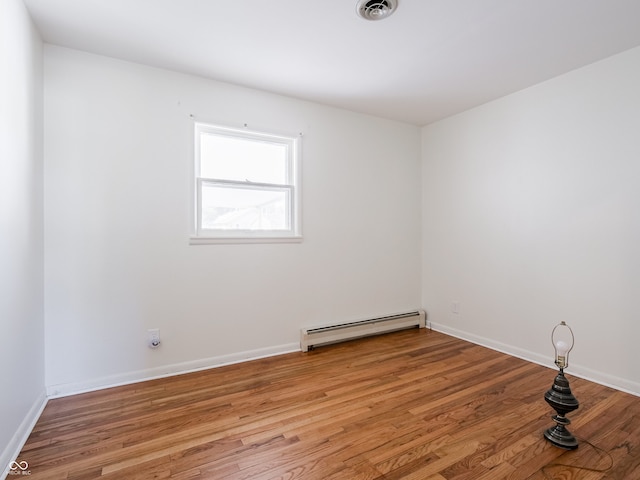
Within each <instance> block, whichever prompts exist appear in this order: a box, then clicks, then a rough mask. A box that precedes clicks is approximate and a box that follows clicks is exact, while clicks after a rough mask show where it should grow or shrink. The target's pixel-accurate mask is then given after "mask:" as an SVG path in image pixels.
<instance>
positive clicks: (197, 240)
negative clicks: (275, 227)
mask: <svg viewBox="0 0 640 480" xmlns="http://www.w3.org/2000/svg"><path fill="white" fill-rule="evenodd" d="M248 243H302V237H301V236H295V237H193V236H192V237H189V245H220V244H248Z"/></svg>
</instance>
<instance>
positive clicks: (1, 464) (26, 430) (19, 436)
mask: <svg viewBox="0 0 640 480" xmlns="http://www.w3.org/2000/svg"><path fill="white" fill-rule="evenodd" d="M47 400H48V399H47V395H46V394H45V392H44V391H43V392H42V394H41V395H40V396H39V397H38V398H37V399H36V401H35V402H33V405H32V406H31V408H30V409H29V412H28V413H27V415H26V416H25V417H24V419H23V420H22V422H21V423H20V426H19V427H18V430H16V433H15V434H14V435H13V437H12V438H11V441H10V442H9V444H8V445H7V447H6V448H5V449H4V450H3V451H2V453H1V454H0V468H1V469H2V470H0V480H4V479H5V478H7V475H8V474H9V470H10V468H11V462H13V461H15V460H16V459H18V455H19V454H20V450H22V447H24V444H25V443H26V441H27V439H28V438H29V435H30V434H31V431H32V430H33V427H35V425H36V422H37V421H38V419H39V418H40V415H41V414H42V411H43V410H44V407H45V406H46V405H47ZM18 460H19V461H27V462H28V461H29V459H28V458H20V459H18Z"/></svg>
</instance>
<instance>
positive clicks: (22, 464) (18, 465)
mask: <svg viewBox="0 0 640 480" xmlns="http://www.w3.org/2000/svg"><path fill="white" fill-rule="evenodd" d="M9 468H10V469H11V470H22V471H25V470H26V469H27V468H29V464H28V463H27V462H26V461H25V460H23V461H22V462H19V463H18V462H16V461H13V462H11V467H9Z"/></svg>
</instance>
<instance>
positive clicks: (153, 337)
mask: <svg viewBox="0 0 640 480" xmlns="http://www.w3.org/2000/svg"><path fill="white" fill-rule="evenodd" d="M147 345H149V348H158V347H159V346H160V329H159V328H152V329H149V330H147Z"/></svg>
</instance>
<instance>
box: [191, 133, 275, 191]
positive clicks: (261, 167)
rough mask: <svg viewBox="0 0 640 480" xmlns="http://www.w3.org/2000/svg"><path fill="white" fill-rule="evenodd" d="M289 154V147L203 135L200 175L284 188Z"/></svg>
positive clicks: (237, 138) (258, 141)
mask: <svg viewBox="0 0 640 480" xmlns="http://www.w3.org/2000/svg"><path fill="white" fill-rule="evenodd" d="M287 154H288V145H287V144H282V143H272V142H266V141H260V140H252V139H246V138H241V137H233V136H221V135H215V134H211V133H201V134H200V176H201V177H204V178H216V179H221V180H237V181H242V182H244V181H250V182H258V183H272V184H280V185H284V184H287V183H288V179H287V171H288V168H287V167H288V165H287V161H288V158H287Z"/></svg>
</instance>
